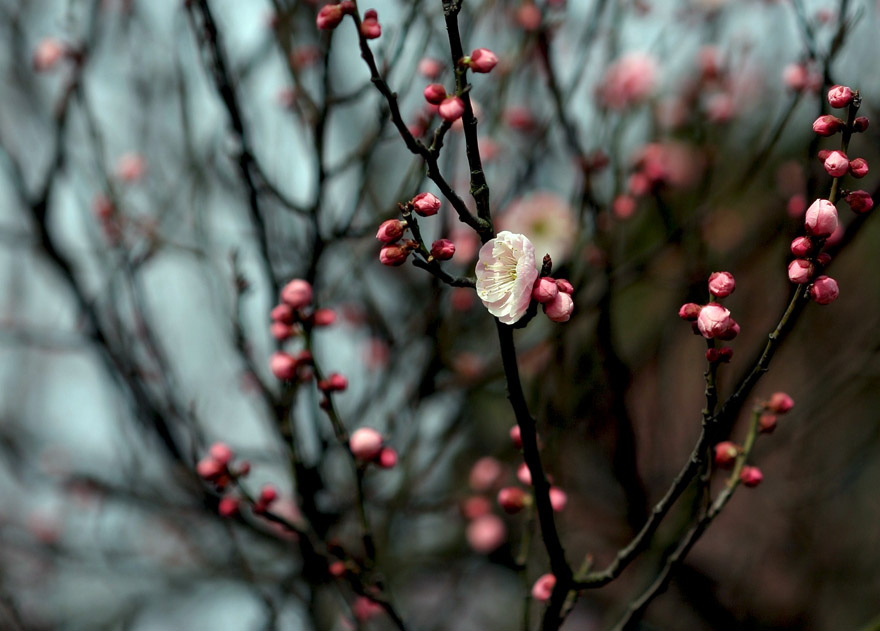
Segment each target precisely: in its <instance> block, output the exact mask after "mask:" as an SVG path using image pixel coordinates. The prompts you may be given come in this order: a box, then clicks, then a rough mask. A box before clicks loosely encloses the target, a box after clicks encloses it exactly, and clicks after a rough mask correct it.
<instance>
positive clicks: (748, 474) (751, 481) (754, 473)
mask: <svg viewBox="0 0 880 631" xmlns="http://www.w3.org/2000/svg"><path fill="white" fill-rule="evenodd" d="M739 479H740V480H741V481H742V483H743V484H745V485H746V486H748V487H750V488H754V487H756V486H758V485H759V484H760V483H761V480H763V479H764V474H763V473H761V470H760V469H759V468H758V467H749V466H746V467H743V468H742V471H740V474H739Z"/></svg>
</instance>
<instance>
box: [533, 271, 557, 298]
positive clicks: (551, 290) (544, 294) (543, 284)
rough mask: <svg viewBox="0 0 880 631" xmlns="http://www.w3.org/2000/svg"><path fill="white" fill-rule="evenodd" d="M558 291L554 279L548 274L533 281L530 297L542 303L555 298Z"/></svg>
mask: <svg viewBox="0 0 880 631" xmlns="http://www.w3.org/2000/svg"><path fill="white" fill-rule="evenodd" d="M558 293H559V287H557V285H556V281H555V280H553V279H552V278H550V277H549V276H544V277H542V278H539V279H538V282H536V283H535V287H534V288H533V289H532V298H534V299H535V300H537V301H538V302H540V303H541V304H544V303H547V302H550V301H551V300H553V299H554V298H556V294H558Z"/></svg>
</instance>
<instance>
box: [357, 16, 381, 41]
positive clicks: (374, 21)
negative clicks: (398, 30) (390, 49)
mask: <svg viewBox="0 0 880 631" xmlns="http://www.w3.org/2000/svg"><path fill="white" fill-rule="evenodd" d="M361 35H363V36H364V39H376V38H377V37H379V36H380V35H382V26H381V25H380V24H379V15H378V14H377V13H376V11H375V10H373V9H370V10H369V11H367V12H366V13H364V20H363V22H361Z"/></svg>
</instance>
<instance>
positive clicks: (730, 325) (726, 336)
mask: <svg viewBox="0 0 880 631" xmlns="http://www.w3.org/2000/svg"><path fill="white" fill-rule="evenodd" d="M737 335H739V324H737V322H736V320H734V319H733V318H728V320H727V327H726V328H724V329H722V330H719V331H718V332H717V333H715V337H716V339H719V340H724V341H725V342H727V341H730V340H732V339H733V338H735V337H736V336H737Z"/></svg>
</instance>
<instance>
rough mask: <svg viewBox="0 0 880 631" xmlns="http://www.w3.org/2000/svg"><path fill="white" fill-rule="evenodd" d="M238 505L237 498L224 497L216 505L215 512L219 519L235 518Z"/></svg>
mask: <svg viewBox="0 0 880 631" xmlns="http://www.w3.org/2000/svg"><path fill="white" fill-rule="evenodd" d="M238 505H239V501H238V498H235V497H229V496H226V497H223V498H221V499H220V503H219V504H217V512H218V513H219V514H220V516H221V517H235V516H236V515H237V514H238Z"/></svg>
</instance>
